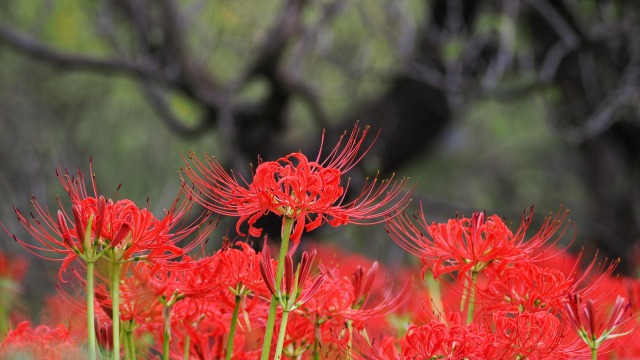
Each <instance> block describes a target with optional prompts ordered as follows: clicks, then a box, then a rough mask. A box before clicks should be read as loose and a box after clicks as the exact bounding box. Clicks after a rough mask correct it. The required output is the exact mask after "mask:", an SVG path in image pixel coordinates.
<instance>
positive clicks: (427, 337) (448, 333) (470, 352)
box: [402, 313, 495, 360]
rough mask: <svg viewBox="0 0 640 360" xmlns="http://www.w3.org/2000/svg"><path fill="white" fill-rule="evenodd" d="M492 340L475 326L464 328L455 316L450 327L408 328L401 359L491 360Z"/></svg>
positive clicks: (433, 323)
mask: <svg viewBox="0 0 640 360" xmlns="http://www.w3.org/2000/svg"><path fill="white" fill-rule="evenodd" d="M493 342H494V336H493V334H491V332H490V331H489V329H487V328H486V327H485V326H482V325H480V324H477V323H471V324H469V325H464V324H461V323H460V316H459V314H457V313H454V314H452V315H451V316H450V319H449V324H445V323H443V322H440V321H435V320H433V321H431V322H430V323H428V324H426V325H422V326H416V325H411V326H410V327H409V329H408V330H407V334H406V335H405V336H404V338H403V339H402V355H403V356H404V357H405V358H407V359H451V360H454V359H470V360H471V359H477V360H481V359H492V358H493V357H492V355H493V354H494V352H495V349H494V347H493Z"/></svg>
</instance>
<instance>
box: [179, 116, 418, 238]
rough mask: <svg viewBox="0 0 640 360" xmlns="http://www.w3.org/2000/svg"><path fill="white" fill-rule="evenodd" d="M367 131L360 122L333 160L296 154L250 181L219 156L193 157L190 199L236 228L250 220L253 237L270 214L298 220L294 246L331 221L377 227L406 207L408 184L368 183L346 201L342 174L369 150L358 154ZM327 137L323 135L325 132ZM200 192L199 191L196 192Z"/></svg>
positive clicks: (189, 171)
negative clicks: (305, 234) (229, 218)
mask: <svg viewBox="0 0 640 360" xmlns="http://www.w3.org/2000/svg"><path fill="white" fill-rule="evenodd" d="M368 131H369V128H368V127H367V128H365V129H364V130H363V131H362V132H360V129H359V128H358V125H357V124H356V125H355V126H354V128H353V131H352V132H351V135H350V136H349V138H348V139H347V141H346V143H345V144H344V146H343V145H342V140H343V139H344V135H343V137H341V140H340V141H339V142H338V144H337V145H336V147H335V148H334V149H333V151H331V153H330V154H329V156H328V157H327V158H326V159H325V160H323V161H320V153H321V151H320V152H319V153H318V156H317V158H316V160H315V161H309V159H307V157H306V156H305V155H304V154H302V153H292V154H289V155H287V156H285V157H283V158H280V159H278V160H277V161H268V162H263V163H260V164H259V165H258V167H257V168H256V171H255V174H253V179H252V181H251V183H248V182H247V181H246V180H245V179H244V178H242V177H241V176H236V174H235V173H233V172H231V173H228V172H227V171H226V170H224V168H223V167H222V166H221V165H220V163H219V162H218V161H217V159H216V158H215V157H211V156H208V155H207V154H205V155H204V160H205V162H204V163H203V162H201V161H200V160H199V159H198V158H197V157H196V156H195V155H194V154H193V153H190V154H189V159H190V163H189V162H188V163H187V166H186V167H185V168H184V169H183V172H184V173H185V174H186V175H187V176H188V177H189V178H190V179H191V180H192V181H193V183H194V185H195V189H194V190H192V192H191V194H192V196H193V197H194V198H195V199H196V201H198V202H199V203H201V204H202V205H203V206H204V207H206V208H207V209H209V210H211V211H213V212H215V213H218V214H222V215H228V216H237V217H239V218H240V219H239V220H238V222H237V226H236V230H237V231H238V233H242V232H241V231H240V226H241V225H242V224H243V223H244V222H245V221H246V222H247V223H248V224H249V234H250V235H251V236H254V237H258V236H260V234H261V231H262V229H260V228H258V227H256V226H255V223H256V221H257V220H258V219H259V218H260V217H262V216H264V215H266V214H267V213H269V212H272V213H275V214H277V215H280V216H283V217H287V218H291V219H295V227H294V230H293V233H292V235H291V239H292V240H293V241H294V244H297V243H298V242H299V241H300V236H301V235H302V232H303V231H304V230H306V231H311V230H313V229H315V228H317V227H319V226H320V225H322V224H323V223H325V222H327V223H329V224H330V225H332V226H338V225H344V224H347V223H356V224H364V223H368V224H371V223H378V222H381V221H383V220H384V218H385V216H390V215H391V214H394V213H396V212H397V211H398V210H400V209H402V208H404V207H405V206H406V204H407V203H408V200H409V199H408V194H409V193H408V192H404V191H403V189H404V187H405V184H406V181H405V180H402V181H400V182H396V181H392V179H389V180H383V181H382V183H381V184H380V185H379V186H378V178H377V177H376V178H374V179H373V180H372V181H368V182H367V183H366V185H365V186H364V189H363V190H362V191H361V192H360V195H359V196H357V197H356V199H355V200H353V201H350V202H345V195H346V191H347V188H348V187H349V181H348V180H346V181H345V180H344V179H343V175H344V174H345V173H346V172H347V171H349V170H350V169H351V168H353V167H354V166H355V164H356V163H358V162H359V161H360V160H361V159H362V157H363V156H364V155H365V154H366V153H367V151H368V150H369V149H370V147H369V148H367V149H365V150H364V151H363V152H362V154H360V148H361V147H362V145H363V142H364V138H365V137H366V135H367V132H368ZM323 139H324V133H323ZM196 190H197V191H196Z"/></svg>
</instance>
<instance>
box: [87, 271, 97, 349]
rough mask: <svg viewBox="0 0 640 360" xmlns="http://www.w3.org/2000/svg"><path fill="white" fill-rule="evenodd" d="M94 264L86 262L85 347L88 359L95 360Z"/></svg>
mask: <svg viewBox="0 0 640 360" xmlns="http://www.w3.org/2000/svg"><path fill="white" fill-rule="evenodd" d="M94 266H95V264H94V263H93V261H87V291H86V292H87V346H88V347H89V349H88V350H89V359H90V360H96V327H95V323H94V322H95V309H94V296H95V294H94V289H93V273H94Z"/></svg>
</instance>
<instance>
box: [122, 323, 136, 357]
mask: <svg viewBox="0 0 640 360" xmlns="http://www.w3.org/2000/svg"><path fill="white" fill-rule="evenodd" d="M134 327H135V324H134V323H133V320H131V321H129V322H128V323H126V326H125V328H124V329H123V332H124V346H125V349H126V351H127V359H129V360H135V359H136V343H135V342H134V341H133V330H134Z"/></svg>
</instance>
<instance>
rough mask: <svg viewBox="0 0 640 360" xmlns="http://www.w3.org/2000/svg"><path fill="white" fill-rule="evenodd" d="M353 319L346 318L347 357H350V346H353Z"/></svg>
mask: <svg viewBox="0 0 640 360" xmlns="http://www.w3.org/2000/svg"><path fill="white" fill-rule="evenodd" d="M352 324H353V321H352V320H347V333H348V336H349V341H348V342H347V359H351V347H352V346H353V341H352V335H353V325H352Z"/></svg>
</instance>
